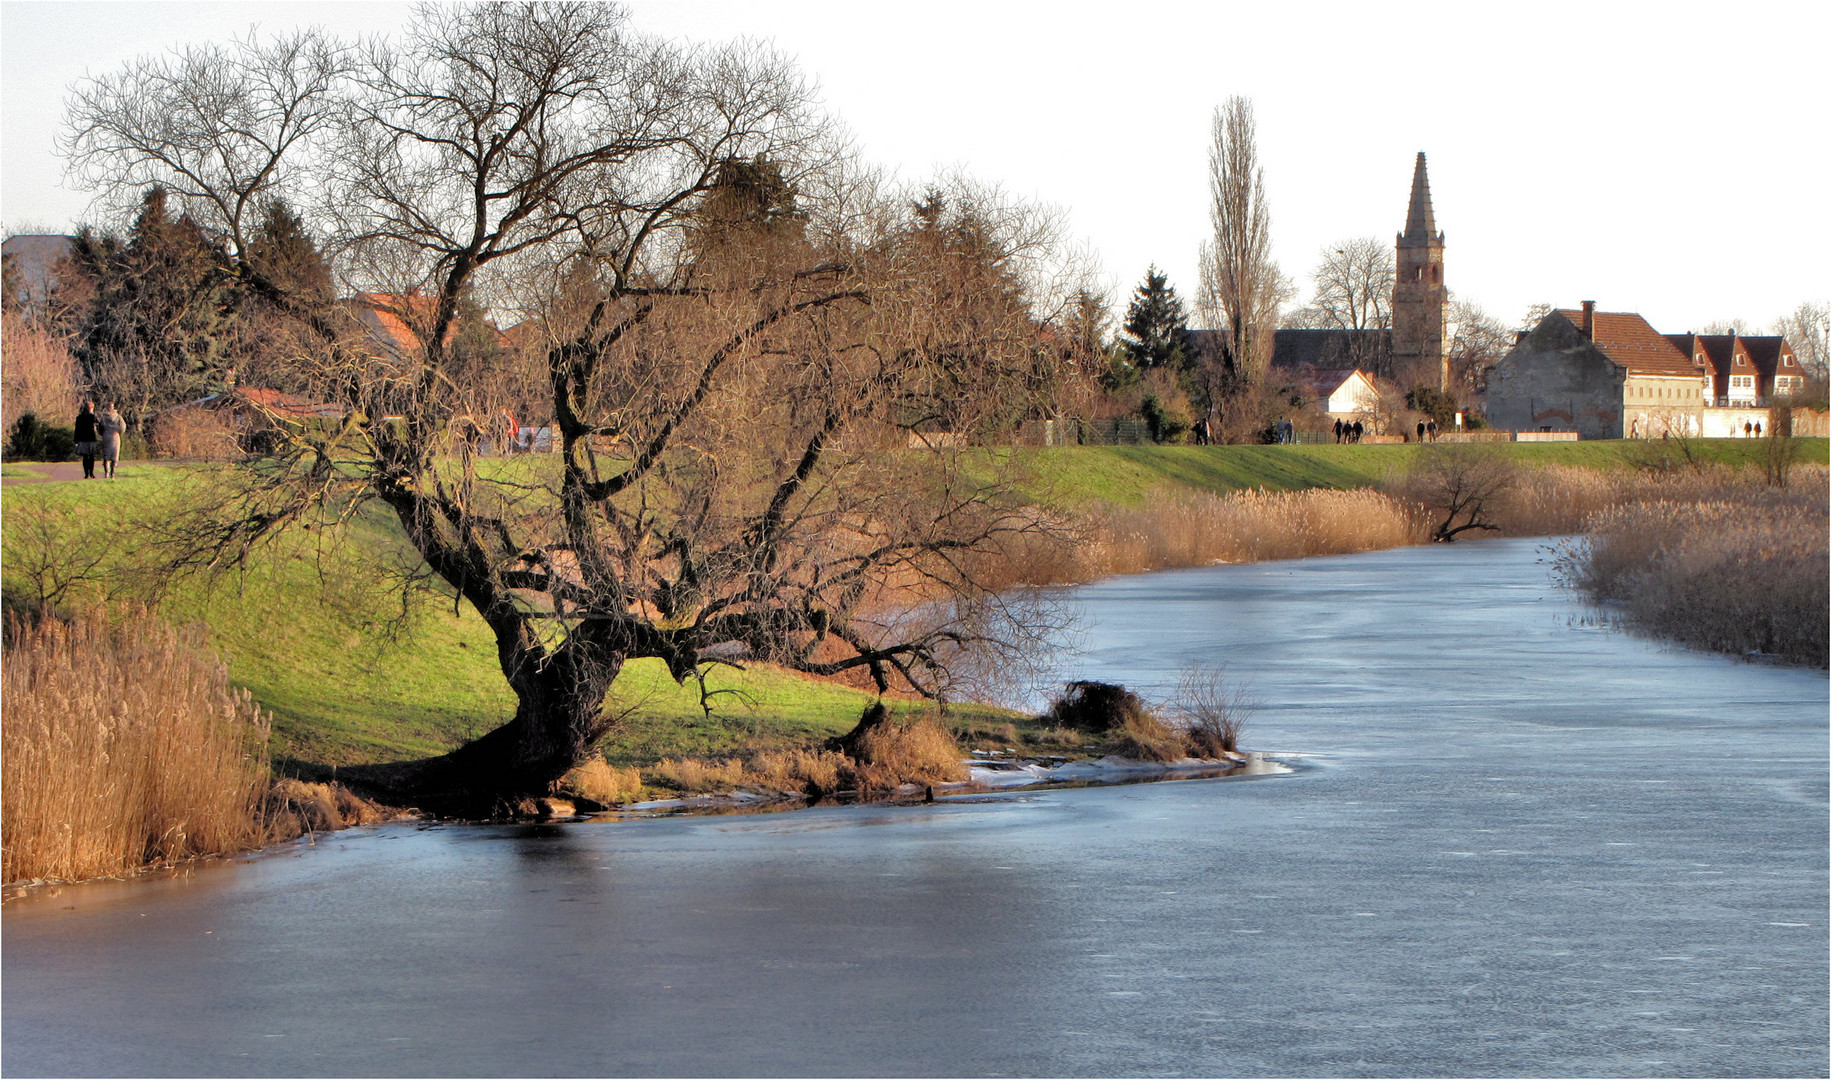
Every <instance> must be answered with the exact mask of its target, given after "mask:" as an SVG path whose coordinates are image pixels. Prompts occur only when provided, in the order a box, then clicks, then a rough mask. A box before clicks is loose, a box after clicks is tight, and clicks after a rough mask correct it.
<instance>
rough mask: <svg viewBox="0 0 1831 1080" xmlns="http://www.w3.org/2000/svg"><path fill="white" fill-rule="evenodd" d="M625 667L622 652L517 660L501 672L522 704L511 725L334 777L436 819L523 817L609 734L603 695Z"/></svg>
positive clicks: (563, 652)
mask: <svg viewBox="0 0 1831 1080" xmlns="http://www.w3.org/2000/svg"><path fill="white" fill-rule="evenodd" d="M504 666H505V668H509V666H510V665H508V664H505V665H504ZM622 667H623V656H622V655H621V654H620V653H611V654H608V655H603V656H593V657H581V653H580V652H579V651H578V650H575V649H572V648H568V647H562V648H561V649H559V650H556V651H555V652H554V653H552V654H550V655H547V656H545V657H544V663H535V662H534V661H533V658H532V657H531V656H523V657H519V658H517V662H516V663H515V664H514V666H513V668H512V670H507V671H506V674H508V676H509V684H510V686H511V687H513V688H514V690H515V694H516V697H517V698H518V699H519V702H518V704H517V706H516V709H515V716H514V718H513V719H512V720H510V721H509V722H508V723H506V724H504V725H502V726H501V727H499V728H497V729H495V730H494V731H491V732H489V733H488V734H486V735H484V736H482V737H481V738H478V739H475V740H472V741H471V742H468V743H466V744H464V745H463V746H460V747H459V748H457V749H456V750H453V751H452V752H451V753H449V754H442V755H440V756H439V757H435V758H426V759H423V760H420V761H403V762H392V763H389V764H385V765H362V766H356V767H353V768H346V769H344V770H341V771H340V772H339V773H338V774H337V779H339V780H342V781H343V782H344V783H346V784H347V785H348V786H349V787H350V788H351V789H352V790H355V791H357V792H359V793H361V794H363V795H365V796H367V797H370V798H374V799H377V800H379V801H382V802H387V803H389V804H391V805H396V806H411V807H414V808H416V809H419V810H422V811H425V812H427V813H430V814H435V815H438V816H441V817H460V818H489V819H499V818H506V817H520V816H525V815H526V810H525V807H526V806H527V805H528V803H529V801H530V800H533V799H539V798H542V797H544V796H546V795H548V794H550V793H551V791H552V786H553V783H554V782H555V781H557V780H558V779H559V778H560V777H562V776H564V775H565V774H566V772H567V771H568V770H570V769H571V768H572V767H573V766H575V765H578V764H579V763H580V762H582V761H584V760H585V757H586V755H587V754H589V753H590V752H591V749H592V747H593V745H594V744H596V742H597V741H598V740H599V739H601V738H603V737H604V735H605V734H607V733H608V731H609V729H610V726H611V722H610V721H609V720H608V719H606V718H605V716H604V715H603V711H602V706H603V702H604V696H605V694H606V693H608V692H609V690H610V685H611V683H612V682H614V681H615V680H616V677H617V674H618V673H619V672H620V671H621V670H622Z"/></svg>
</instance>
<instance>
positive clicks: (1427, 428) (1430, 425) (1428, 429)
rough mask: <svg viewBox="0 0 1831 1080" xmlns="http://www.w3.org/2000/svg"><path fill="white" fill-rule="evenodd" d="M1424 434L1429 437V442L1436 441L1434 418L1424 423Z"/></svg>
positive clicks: (1435, 422)
mask: <svg viewBox="0 0 1831 1080" xmlns="http://www.w3.org/2000/svg"><path fill="white" fill-rule="evenodd" d="M1424 432H1425V434H1427V435H1429V436H1430V441H1431V442H1436V441H1437V421H1436V419H1435V418H1433V419H1431V420H1429V421H1428V422H1426V423H1425V425H1424Z"/></svg>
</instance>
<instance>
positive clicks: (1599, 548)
mask: <svg viewBox="0 0 1831 1080" xmlns="http://www.w3.org/2000/svg"><path fill="white" fill-rule="evenodd" d="M1793 480H1794V483H1792V484H1791V485H1790V486H1788V487H1785V488H1777V487H1767V486H1765V485H1759V484H1753V483H1749V482H1746V481H1745V480H1738V481H1733V482H1720V483H1715V484H1703V485H1688V486H1687V487H1684V488H1680V487H1676V486H1675V487H1673V488H1672V489H1670V491H1669V492H1668V494H1669V496H1670V497H1667V498H1660V499H1654V500H1649V501H1642V502H1630V503H1624V504H1621V505H1617V506H1612V507H1609V508H1607V509H1605V510H1603V511H1601V512H1599V513H1597V514H1595V515H1594V516H1593V517H1592V519H1591V521H1590V523H1589V531H1588V534H1587V535H1586V536H1584V537H1583V538H1582V539H1581V540H1579V541H1577V542H1575V543H1574V544H1573V545H1572V546H1571V547H1570V548H1569V549H1567V550H1566V551H1565V553H1564V554H1563V556H1562V557H1561V558H1560V560H1559V563H1558V570H1559V574H1560V576H1561V577H1562V579H1563V580H1564V581H1565V582H1566V583H1567V584H1569V585H1572V586H1574V587H1576V588H1578V589H1580V590H1582V591H1583V592H1584V593H1586V594H1587V595H1589V596H1590V597H1591V598H1592V599H1593V600H1596V601H1599V602H1605V603H1609V604H1612V605H1614V606H1615V607H1616V610H1618V611H1619V613H1620V617H1621V619H1622V621H1623V622H1624V623H1625V624H1627V625H1628V626H1630V627H1632V628H1635V629H1637V630H1640V631H1642V632H1645V633H1649V634H1653V635H1656V636H1659V637H1664V638H1667V639H1670V640H1673V641H1677V642H1681V643H1683V644H1685V645H1689V646H1691V647H1693V648H1699V649H1707V650H1711V651H1715V652H1724V653H1731V654H1736V655H1745V654H1762V655H1767V656H1773V657H1777V658H1780V659H1782V660H1785V661H1786V662H1788V663H1793V664H1801V665H1807V666H1812V667H1825V666H1826V665H1827V658H1828V656H1831V614H1828V613H1827V609H1826V603H1825V597H1826V595H1827V592H1828V591H1831V571H1828V569H1827V567H1828V566H1831V541H1828V540H1827V535H1828V534H1827V525H1828V524H1831V522H1828V520H1827V511H1826V493H1827V492H1826V487H1827V484H1826V472H1825V470H1824V469H1823V468H1822V467H1820V468H1816V469H1802V468H1800V467H1797V466H1796V467H1795V471H1794V475H1793ZM1686 494H1690V495H1692V496H1693V497H1692V498H1685V497H1683V496H1684V495H1686Z"/></svg>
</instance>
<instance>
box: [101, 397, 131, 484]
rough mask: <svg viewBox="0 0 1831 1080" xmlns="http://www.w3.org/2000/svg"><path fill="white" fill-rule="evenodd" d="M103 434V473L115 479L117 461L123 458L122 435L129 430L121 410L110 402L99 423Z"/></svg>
mask: <svg viewBox="0 0 1831 1080" xmlns="http://www.w3.org/2000/svg"><path fill="white" fill-rule="evenodd" d="M98 427H99V428H100V431H101V435H102V475H103V476H105V477H107V478H108V479H110V480H113V479H114V466H115V463H116V462H118V461H120V460H121V435H122V433H123V432H125V431H126V430H127V422H126V421H125V420H122V419H121V411H120V410H119V409H116V408H115V407H114V402H112V401H111V402H109V403H108V408H107V410H106V411H104V412H103V413H102V419H101V422H100V424H99V425H98Z"/></svg>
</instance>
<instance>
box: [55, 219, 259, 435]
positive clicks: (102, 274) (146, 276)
mask: <svg viewBox="0 0 1831 1080" xmlns="http://www.w3.org/2000/svg"><path fill="white" fill-rule="evenodd" d="M76 263H77V266H78V267H79V268H80V269H81V271H82V272H83V273H84V274H85V275H86V276H88V277H89V278H90V279H91V280H92V281H93V283H94V287H95V292H94V299H93V301H92V302H91V304H90V306H89V310H88V314H87V317H86V318H85V319H84V320H83V322H82V326H81V330H80V334H79V338H78V346H77V358H78V360H79V361H80V362H81V363H82V365H83V369H84V373H85V375H86V376H87V379H88V381H89V382H90V383H91V384H92V385H93V386H94V387H95V390H96V394H97V396H98V397H100V398H104V399H111V400H114V401H116V402H118V403H119V404H120V407H121V412H122V414H123V415H124V416H125V417H126V419H127V422H128V424H129V425H130V426H131V427H133V428H135V429H140V428H142V427H143V425H144V424H145V423H146V421H147V419H149V418H150V416H151V415H152V414H153V413H154V412H156V411H158V410H159V409H161V408H164V407H166V406H169V405H174V404H179V403H181V402H184V401H188V400H191V399H192V398H194V397H197V396H199V394H200V393H202V392H203V391H204V390H205V388H206V387H208V386H209V385H211V383H212V382H213V381H214V380H216V379H218V378H220V372H221V371H222V370H223V369H224V368H225V367H227V366H232V362H231V361H230V360H229V355H230V346H231V343H232V342H233V340H234V338H235V337H236V335H237V329H238V326H237V324H238V322H239V320H238V318H237V316H236V313H235V310H234V309H235V307H236V297H235V290H234V287H233V282H232V280H231V277H230V274H229V270H228V256H227V253H226V252H224V250H223V248H222V246H221V244H220V243H218V242H217V241H216V239H215V238H214V237H212V236H210V235H209V234H208V233H207V232H206V231H205V230H204V229H203V228H202V227H201V226H199V225H198V224H197V222H196V221H194V220H192V219H191V218H190V217H189V216H188V215H181V216H179V217H176V218H174V217H172V216H171V213H170V210H169V208H168V206H167V199H166V193H165V190H164V189H163V188H158V187H155V188H152V189H150V190H149V191H147V193H146V197H145V199H144V200H143V202H142V203H141V208H140V214H139V216H138V217H137V218H135V219H134V224H133V228H132V230H131V231H130V232H129V233H128V235H127V237H126V238H125V239H123V238H120V237H117V236H113V235H109V234H97V233H95V232H94V231H92V230H90V229H88V228H84V229H82V230H80V231H79V232H78V234H77V238H76Z"/></svg>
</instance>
